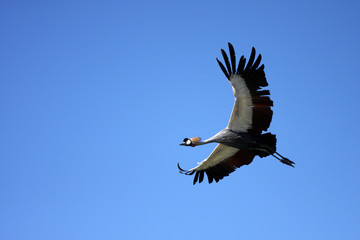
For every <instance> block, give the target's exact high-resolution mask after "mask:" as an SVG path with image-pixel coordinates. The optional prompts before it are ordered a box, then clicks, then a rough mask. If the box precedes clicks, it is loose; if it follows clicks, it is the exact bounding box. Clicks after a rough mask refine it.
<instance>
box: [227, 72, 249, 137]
mask: <svg viewBox="0 0 360 240" xmlns="http://www.w3.org/2000/svg"><path fill="white" fill-rule="evenodd" d="M230 83H231V85H232V89H233V93H234V97H235V104H234V108H233V111H232V113H231V117H230V121H229V124H228V128H229V129H231V130H233V131H237V132H247V130H248V129H250V128H251V127H252V115H253V110H252V105H253V104H252V100H251V94H250V91H249V88H248V87H247V86H246V83H245V80H244V79H243V78H242V77H240V76H239V75H231V76H230Z"/></svg>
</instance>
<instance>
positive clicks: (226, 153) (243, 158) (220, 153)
mask: <svg viewBox="0 0 360 240" xmlns="http://www.w3.org/2000/svg"><path fill="white" fill-rule="evenodd" d="M254 157H255V153H254V152H252V151H249V150H240V149H237V148H233V147H228V146H225V145H223V144H218V145H217V146H216V148H215V149H214V151H213V152H212V153H211V154H210V156H209V157H208V158H207V159H205V160H204V161H202V162H201V163H199V165H198V166H197V167H195V168H192V169H190V170H184V169H182V168H180V166H179V164H178V168H179V170H180V173H184V174H186V175H193V174H195V176H194V181H193V184H195V183H196V182H199V183H201V182H202V181H203V179H204V173H206V175H207V177H208V181H209V183H212V182H213V180H215V181H216V182H218V181H219V180H220V179H223V178H224V177H226V176H229V174H230V173H232V172H233V171H235V169H236V168H239V167H241V166H243V165H248V164H250V163H251V162H252V160H253V159H254Z"/></svg>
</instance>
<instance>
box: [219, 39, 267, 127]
mask: <svg viewBox="0 0 360 240" xmlns="http://www.w3.org/2000/svg"><path fill="white" fill-rule="evenodd" d="M228 45H229V53H230V61H229V58H228V56H227V55H226V52H225V51H224V50H223V49H221V53H222V55H223V57H224V61H225V65H226V68H225V66H224V65H223V64H222V63H221V62H220V61H219V60H218V59H216V60H217V62H218V63H219V65H220V68H221V70H222V71H223V72H224V74H225V76H226V78H227V79H228V80H229V81H230V83H231V85H232V88H233V93H234V97H235V104H234V108H233V111H232V113H231V117H230V121H229V124H228V128H229V129H231V130H233V131H236V132H253V133H261V132H262V131H266V130H267V129H268V127H269V126H270V122H271V119H272V114H273V112H272V110H271V106H273V101H272V100H271V99H270V97H269V95H270V91H269V90H262V89H261V88H262V87H266V86H268V83H267V81H266V77H265V72H264V65H263V64H262V65H261V66H260V67H259V65H260V62H261V55H260V54H259V56H258V57H257V58H256V60H255V48H252V51H251V54H250V59H249V61H248V63H247V65H246V67H245V63H246V59H245V58H244V56H241V58H240V60H239V63H238V66H237V68H236V57H235V51H234V47H233V46H232V45H231V44H230V43H228ZM230 63H231V65H230Z"/></svg>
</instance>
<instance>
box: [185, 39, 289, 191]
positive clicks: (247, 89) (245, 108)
mask: <svg viewBox="0 0 360 240" xmlns="http://www.w3.org/2000/svg"><path fill="white" fill-rule="evenodd" d="M221 52H222V55H223V57H224V60H225V64H226V68H225V67H224V65H223V64H222V63H221V62H220V61H219V60H218V59H216V60H217V61H218V63H219V65H220V67H221V69H222V71H223V72H224V74H225V76H226V77H227V79H228V80H229V82H230V83H231V85H232V88H233V93H234V97H235V104H234V108H233V111H232V114H231V117H230V121H229V123H228V126H227V127H226V128H225V129H223V130H221V131H220V132H218V133H217V134H215V135H214V136H213V137H211V138H209V139H206V140H204V141H201V140H200V138H199V137H195V138H190V139H188V138H185V139H184V141H183V143H182V144H180V145H184V146H192V147H194V146H198V145H203V144H208V143H213V142H216V143H218V145H217V146H216V148H215V149H214V151H213V152H212V153H211V154H210V156H209V157H208V158H207V159H205V160H204V161H202V162H201V163H200V164H199V165H198V166H197V167H195V168H192V169H190V170H183V169H182V168H180V166H179V165H178V167H179V169H180V172H181V173H185V174H187V175H192V174H195V177H194V182H193V183H194V184H195V183H196V182H197V181H199V183H201V182H202V181H203V179H204V173H206V175H207V176H208V180H209V183H211V182H212V181H213V180H215V181H216V182H218V181H219V180H220V179H222V178H223V177H225V176H228V175H229V174H230V173H231V172H233V171H234V170H235V169H236V168H238V167H241V166H243V165H248V164H250V163H251V162H252V160H253V158H254V157H255V156H260V157H266V156H269V155H273V156H274V157H275V158H277V159H278V160H280V161H281V162H282V163H284V164H286V165H289V166H292V167H293V164H294V162H292V161H290V160H289V159H287V158H285V157H283V156H281V155H280V154H279V153H277V152H276V136H275V135H274V134H271V133H262V132H263V131H266V130H267V129H268V127H269V126H270V122H271V120H272V114H273V112H272V110H271V107H272V106H273V101H272V100H271V99H270V97H269V95H270V92H269V90H262V89H261V88H262V87H266V86H267V85H268V83H267V80H266V78H265V73H264V65H261V66H260V67H259V65H260V61H261V55H259V56H258V57H257V59H256V60H255V49H254V48H253V49H252V51H251V55H250V59H249V61H248V63H247V65H246V67H245V63H246V59H245V58H244V56H242V57H241V58H240V61H239V64H238V66H237V68H236V58H235V51H234V48H233V46H232V45H231V44H230V43H229V52H230V58H231V65H230V62H229V59H228V57H227V55H226V53H225V51H224V50H222V49H221ZM254 61H255V62H254Z"/></svg>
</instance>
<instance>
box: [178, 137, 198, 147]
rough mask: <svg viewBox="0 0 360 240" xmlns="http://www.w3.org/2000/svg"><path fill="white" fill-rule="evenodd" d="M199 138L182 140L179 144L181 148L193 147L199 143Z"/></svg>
mask: <svg viewBox="0 0 360 240" xmlns="http://www.w3.org/2000/svg"><path fill="white" fill-rule="evenodd" d="M200 140H201V138H199V137H193V138H184V140H183V142H182V143H180V145H181V146H191V147H195V146H196V145H198V143H199V142H200Z"/></svg>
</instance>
